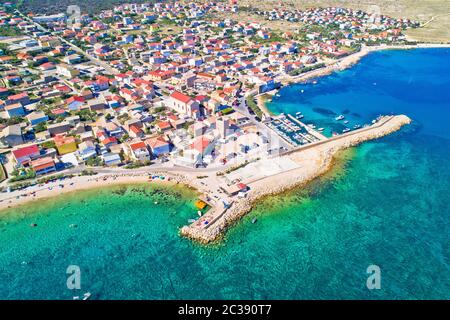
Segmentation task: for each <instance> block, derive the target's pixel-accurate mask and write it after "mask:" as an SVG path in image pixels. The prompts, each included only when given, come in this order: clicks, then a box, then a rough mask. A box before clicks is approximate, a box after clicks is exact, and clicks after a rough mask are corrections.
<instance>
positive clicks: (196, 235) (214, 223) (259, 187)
mask: <svg viewBox="0 0 450 320" xmlns="http://www.w3.org/2000/svg"><path fill="white" fill-rule="evenodd" d="M410 123H411V119H410V118H408V117H407V116H404V115H399V116H389V117H382V118H380V119H379V120H378V121H377V122H376V123H375V124H373V125H371V126H369V127H366V128H362V129H359V130H356V131H353V132H349V133H347V134H344V135H341V136H337V137H333V138H331V139H328V140H326V141H321V142H319V143H315V144H311V145H307V146H304V147H302V148H299V149H298V150H295V151H294V152H292V153H290V154H287V155H284V156H282V157H289V158H290V160H292V161H294V162H296V163H297V164H298V167H297V168H295V169H292V170H288V171H285V172H281V173H277V174H274V175H269V176H264V177H263V178H261V179H259V180H256V181H253V182H250V183H248V185H249V187H250V191H249V192H248V193H247V197H246V198H237V197H236V199H235V200H234V202H233V204H232V205H231V207H230V208H228V209H227V210H225V211H224V210H222V209H219V208H212V209H211V210H213V211H212V212H211V214H209V216H210V217H211V218H210V223H208V224H195V223H194V224H192V225H190V226H184V227H183V228H182V229H181V234H182V235H183V236H185V237H188V238H191V239H193V240H196V241H199V242H201V243H205V244H206V243H209V242H212V241H214V240H217V239H218V238H220V237H221V235H223V233H224V231H225V230H226V228H227V227H229V226H230V225H231V224H232V223H234V222H235V221H237V220H239V219H240V218H241V217H243V216H244V215H245V214H247V213H248V212H249V211H251V210H252V208H253V206H254V205H255V203H257V201H259V200H261V199H262V198H264V197H267V196H269V195H274V194H280V193H282V192H285V191H288V190H290V189H293V188H295V187H299V186H302V185H305V184H306V183H308V182H310V181H311V180H313V179H315V178H317V177H319V176H321V175H323V174H325V173H326V172H327V171H328V170H330V169H331V167H332V165H333V159H334V156H335V155H336V154H337V153H338V152H339V151H341V150H344V149H346V148H350V147H353V146H356V145H358V144H361V143H363V142H365V141H369V140H375V139H378V138H381V137H383V136H386V135H389V134H391V133H393V132H396V131H398V130H400V129H401V128H402V127H403V126H404V125H407V124H410Z"/></svg>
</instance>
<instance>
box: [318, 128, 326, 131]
mask: <svg viewBox="0 0 450 320" xmlns="http://www.w3.org/2000/svg"><path fill="white" fill-rule="evenodd" d="M323 130H325V128H319V129H317V131H319V132H322V131H323Z"/></svg>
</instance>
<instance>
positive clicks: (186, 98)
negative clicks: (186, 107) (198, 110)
mask: <svg viewBox="0 0 450 320" xmlns="http://www.w3.org/2000/svg"><path fill="white" fill-rule="evenodd" d="M170 97H171V98H174V99H176V100H178V101H181V102H183V103H189V102H190V101H191V100H192V98H191V97H189V96H187V95H185V94H184V93H181V92H178V91H175V92H174V93H172V94H171V95H170Z"/></svg>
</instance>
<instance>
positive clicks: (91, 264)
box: [0, 49, 450, 299]
mask: <svg viewBox="0 0 450 320" xmlns="http://www.w3.org/2000/svg"><path fill="white" fill-rule="evenodd" d="M448 61H450V51H449V50H447V49H426V50H422V49H420V50H411V51H384V52H379V53H372V54H370V55H369V56H367V57H365V58H363V59H362V60H361V62H360V63H358V64H357V65H355V66H354V67H352V68H351V69H348V70H346V71H342V72H339V73H335V74H333V75H330V76H327V77H324V78H320V79H318V82H317V84H313V83H310V84H304V85H294V86H291V87H288V88H284V89H283V90H282V91H281V96H280V97H279V98H276V99H274V101H273V103H272V104H270V106H269V107H270V109H271V110H273V111H274V112H290V113H295V112H298V111H301V112H303V113H304V115H305V122H307V121H311V122H317V124H320V125H321V126H323V127H327V126H336V127H334V128H333V129H332V130H338V129H339V127H338V125H343V124H336V120H334V118H335V116H333V115H334V114H341V113H343V114H345V116H346V118H347V119H348V120H349V121H352V123H355V124H357V123H358V124H359V123H361V124H363V123H368V122H370V121H371V119H373V118H374V117H376V116H377V115H379V114H384V113H394V114H398V113H404V114H406V115H408V116H410V117H411V118H412V119H413V120H414V122H413V124H412V125H410V126H408V127H405V128H404V129H402V130H401V131H400V132H397V133H395V134H393V135H390V136H387V137H384V138H382V139H380V140H377V141H372V142H369V143H365V144H363V145H361V146H359V147H357V148H353V149H350V150H348V151H346V152H344V153H342V154H341V155H340V156H339V159H338V161H337V166H336V168H335V169H334V170H332V172H330V173H329V174H327V175H326V176H324V177H322V178H320V179H318V180H316V181H314V182H313V183H311V184H310V185H309V186H308V187H307V188H302V189H297V190H293V191H291V192H288V193H286V194H282V195H278V196H274V197H269V198H267V199H265V200H264V201H262V202H261V203H259V204H258V205H257V206H256V208H255V209H254V210H253V211H252V212H251V213H250V214H249V215H248V216H246V217H245V218H244V219H242V221H239V222H238V223H236V225H235V226H234V227H233V228H231V229H230V230H229V231H228V232H227V233H226V235H225V238H224V239H223V241H221V242H219V243H217V244H215V245H211V246H206V247H205V246H200V245H197V244H194V243H192V242H190V241H189V240H186V239H183V238H180V237H179V236H178V230H179V227H180V226H181V225H183V224H185V223H186V222H187V220H188V219H189V218H193V217H195V212H196V210H195V208H194V206H193V202H194V200H195V196H196V195H195V193H194V192H192V191H190V190H184V189H180V188H168V187H165V188H163V187H158V186H148V185H146V186H129V187H124V186H121V187H114V188H111V189H102V190H98V191H89V192H80V193H77V194H71V195H67V196H63V197H59V198H58V199H52V200H50V201H47V202H42V203H40V205H32V206H25V207H22V208H18V209H13V210H9V212H7V214H3V215H1V218H0V299H13V298H21V299H49V298H52V299H72V297H73V296H74V295H79V294H83V293H84V292H87V291H89V292H91V293H92V294H93V298H95V299H215V298H222V299H239V298H243V299H439V298H441V299H450V283H449V274H450V267H449V258H450V241H449V234H450V222H449V219H450V192H449V190H450V129H449V127H450V63H449V62H448ZM301 90H304V92H303V93H301ZM349 125H350V123H349ZM155 201H156V202H157V203H158V204H155ZM255 217H256V218H257V222H256V223H254V224H253V223H252V222H251V221H252V219H253V218H255ZM31 223H37V227H34V228H32V227H30V224H31ZM74 224H75V225H76V227H73V228H71V227H70V225H74ZM69 265H78V266H79V267H80V270H81V290H75V291H73V290H69V289H68V288H67V286H66V279H67V274H66V269H67V267H68V266H69ZM369 265H377V266H379V267H380V270H381V289H379V290H369V289H368V288H367V287H366V280H367V277H368V274H367V272H366V269H367V267H368V266H369Z"/></svg>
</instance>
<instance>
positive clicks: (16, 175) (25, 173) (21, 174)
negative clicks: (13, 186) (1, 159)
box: [9, 169, 36, 182]
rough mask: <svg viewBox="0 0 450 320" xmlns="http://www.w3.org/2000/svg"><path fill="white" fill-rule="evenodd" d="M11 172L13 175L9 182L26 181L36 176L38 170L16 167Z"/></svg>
mask: <svg viewBox="0 0 450 320" xmlns="http://www.w3.org/2000/svg"><path fill="white" fill-rule="evenodd" d="M11 174H12V177H11V178H10V179H9V182H17V181H24V180H29V179H34V178H36V172H34V171H33V170H31V169H20V170H18V169H15V170H14V171H13V172H11Z"/></svg>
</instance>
